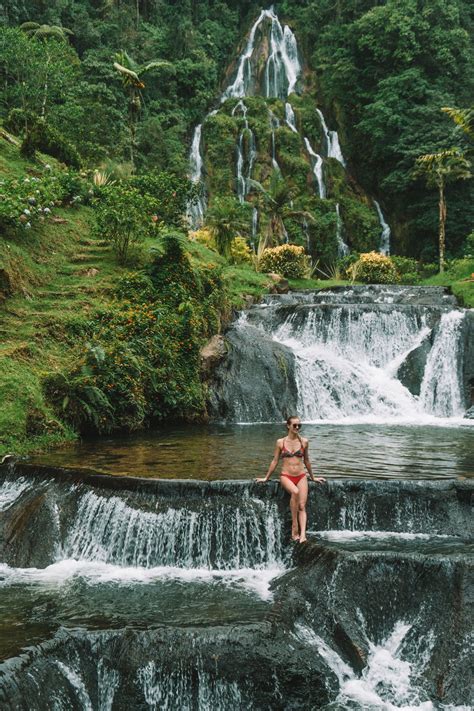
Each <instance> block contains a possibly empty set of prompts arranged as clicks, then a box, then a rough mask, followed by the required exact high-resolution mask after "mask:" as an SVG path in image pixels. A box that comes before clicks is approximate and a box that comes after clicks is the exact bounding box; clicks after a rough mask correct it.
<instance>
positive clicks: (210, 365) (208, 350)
mask: <svg viewBox="0 0 474 711" xmlns="http://www.w3.org/2000/svg"><path fill="white" fill-rule="evenodd" d="M226 353H227V347H226V344H225V341H224V338H223V337H222V336H220V335H216V336H213V337H212V338H211V340H210V341H208V342H207V343H206V345H205V346H204V347H203V348H202V349H201V353H200V356H201V373H202V375H203V376H204V378H208V377H209V376H210V374H211V373H212V371H213V369H214V368H215V367H216V365H217V364H218V363H220V362H221V360H222V359H223V358H225V356H226Z"/></svg>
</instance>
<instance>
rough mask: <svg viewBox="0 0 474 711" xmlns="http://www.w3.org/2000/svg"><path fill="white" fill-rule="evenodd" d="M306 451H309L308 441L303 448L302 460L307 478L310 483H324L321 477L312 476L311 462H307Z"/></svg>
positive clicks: (307, 454)
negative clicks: (306, 471)
mask: <svg viewBox="0 0 474 711" xmlns="http://www.w3.org/2000/svg"><path fill="white" fill-rule="evenodd" d="M308 450H309V442H308V440H306V444H305V448H304V459H303V461H304V465H305V467H306V469H307V470H308V474H309V478H310V479H311V481H318V482H321V483H322V482H324V481H326V479H325V478H324V477H322V476H317V477H315V476H314V474H313V470H312V467H311V462H310V461H309V452H308Z"/></svg>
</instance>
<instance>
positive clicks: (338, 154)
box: [316, 109, 346, 168]
mask: <svg viewBox="0 0 474 711" xmlns="http://www.w3.org/2000/svg"><path fill="white" fill-rule="evenodd" d="M316 113H317V114H318V116H319V119H320V121H321V125H322V128H323V132H324V136H325V138H326V150H327V155H328V158H335V159H336V160H338V161H339V163H342V165H343V166H344V168H345V167H346V161H345V160H344V156H343V155H342V151H341V146H340V145H339V136H338V134H337V131H330V130H329V129H328V127H327V124H326V120H325V118H324V116H323V113H322V111H321V110H320V109H316Z"/></svg>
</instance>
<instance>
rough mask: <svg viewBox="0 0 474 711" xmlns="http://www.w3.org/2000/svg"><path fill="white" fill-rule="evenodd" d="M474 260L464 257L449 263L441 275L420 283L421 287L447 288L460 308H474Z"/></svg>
mask: <svg viewBox="0 0 474 711" xmlns="http://www.w3.org/2000/svg"><path fill="white" fill-rule="evenodd" d="M473 274H474V258H473V257H465V258H464V259H456V260H453V261H452V262H451V264H450V265H449V266H448V269H447V270H446V271H445V272H444V273H443V274H435V275H434V276H432V277H429V279H423V281H421V282H420V284H421V285H422V286H447V287H450V289H451V291H452V293H453V294H454V296H456V298H457V299H458V301H459V303H460V304H461V306H464V307H466V308H467V309H472V308H474V278H473Z"/></svg>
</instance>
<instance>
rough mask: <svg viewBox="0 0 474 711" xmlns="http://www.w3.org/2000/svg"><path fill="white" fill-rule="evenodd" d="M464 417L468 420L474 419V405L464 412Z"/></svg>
mask: <svg viewBox="0 0 474 711" xmlns="http://www.w3.org/2000/svg"><path fill="white" fill-rule="evenodd" d="M464 417H465V418H466V419H467V420H474V405H473V406H472V407H470V408H469V410H466V412H465V413H464Z"/></svg>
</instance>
